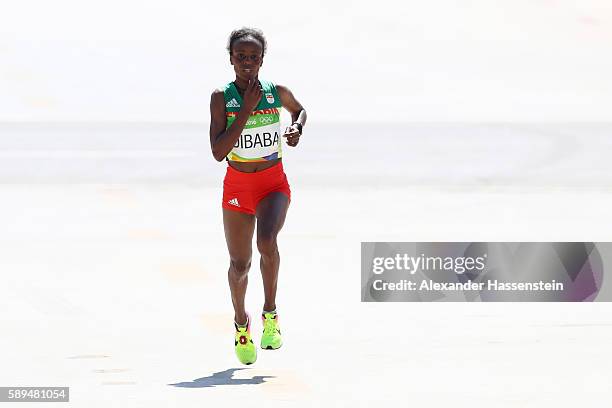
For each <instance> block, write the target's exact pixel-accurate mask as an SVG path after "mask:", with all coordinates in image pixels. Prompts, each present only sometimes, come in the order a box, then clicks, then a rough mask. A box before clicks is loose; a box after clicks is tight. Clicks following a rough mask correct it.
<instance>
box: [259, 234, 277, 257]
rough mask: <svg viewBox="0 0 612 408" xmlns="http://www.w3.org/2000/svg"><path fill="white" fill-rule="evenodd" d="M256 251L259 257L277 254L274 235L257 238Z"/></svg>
mask: <svg viewBox="0 0 612 408" xmlns="http://www.w3.org/2000/svg"><path fill="white" fill-rule="evenodd" d="M257 249H258V250H259V253H260V254H261V256H274V255H276V254H277V253H278V246H277V244H276V235H275V234H264V235H261V236H258V237H257Z"/></svg>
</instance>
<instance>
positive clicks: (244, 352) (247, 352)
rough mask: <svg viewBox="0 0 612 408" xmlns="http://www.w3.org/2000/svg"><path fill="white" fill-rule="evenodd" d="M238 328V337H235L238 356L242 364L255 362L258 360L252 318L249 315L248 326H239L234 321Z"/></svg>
mask: <svg viewBox="0 0 612 408" xmlns="http://www.w3.org/2000/svg"><path fill="white" fill-rule="evenodd" d="M234 327H235V328H236V338H235V339H234V347H235V349H236V357H238V360H240V362H241V363H242V364H246V365H249V364H253V363H254V362H255V360H257V348H256V347H255V344H254V343H253V339H251V319H250V317H248V316H247V326H246V327H239V326H238V325H237V324H236V323H235V322H234Z"/></svg>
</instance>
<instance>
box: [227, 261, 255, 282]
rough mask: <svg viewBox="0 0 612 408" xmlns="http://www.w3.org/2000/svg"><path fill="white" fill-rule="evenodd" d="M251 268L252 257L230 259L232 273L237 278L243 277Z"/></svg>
mask: <svg viewBox="0 0 612 408" xmlns="http://www.w3.org/2000/svg"><path fill="white" fill-rule="evenodd" d="M249 269H251V260H250V259H232V260H231V261H230V274H231V275H232V276H234V277H235V278H237V279H243V278H244V277H246V275H247V274H248V273H249Z"/></svg>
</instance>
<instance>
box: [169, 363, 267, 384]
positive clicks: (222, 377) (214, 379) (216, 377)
mask: <svg viewBox="0 0 612 408" xmlns="http://www.w3.org/2000/svg"><path fill="white" fill-rule="evenodd" d="M239 370H245V368H230V369H228V370H225V371H219V372H218V373H213V375H211V376H208V377H202V378H196V379H195V380H193V381H191V382H188V381H185V382H180V383H176V384H168V385H172V386H174V387H183V388H205V387H215V386H217V385H245V384H263V383H265V382H266V378H276V377H274V376H271V375H256V376H254V377H253V378H232V377H233V376H234V372H236V371H239Z"/></svg>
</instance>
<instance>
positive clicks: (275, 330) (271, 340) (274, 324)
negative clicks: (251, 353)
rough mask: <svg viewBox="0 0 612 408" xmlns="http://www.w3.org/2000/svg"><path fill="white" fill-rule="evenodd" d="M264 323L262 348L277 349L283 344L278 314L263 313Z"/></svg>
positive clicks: (262, 319)
mask: <svg viewBox="0 0 612 408" xmlns="http://www.w3.org/2000/svg"><path fill="white" fill-rule="evenodd" d="M261 321H262V323H263V327H264V329H263V334H262V336H261V348H262V349H268V350H276V349H277V348H280V346H282V345H283V339H282V338H281V331H280V326H279V324H278V314H276V313H263V314H262V315H261Z"/></svg>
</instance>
